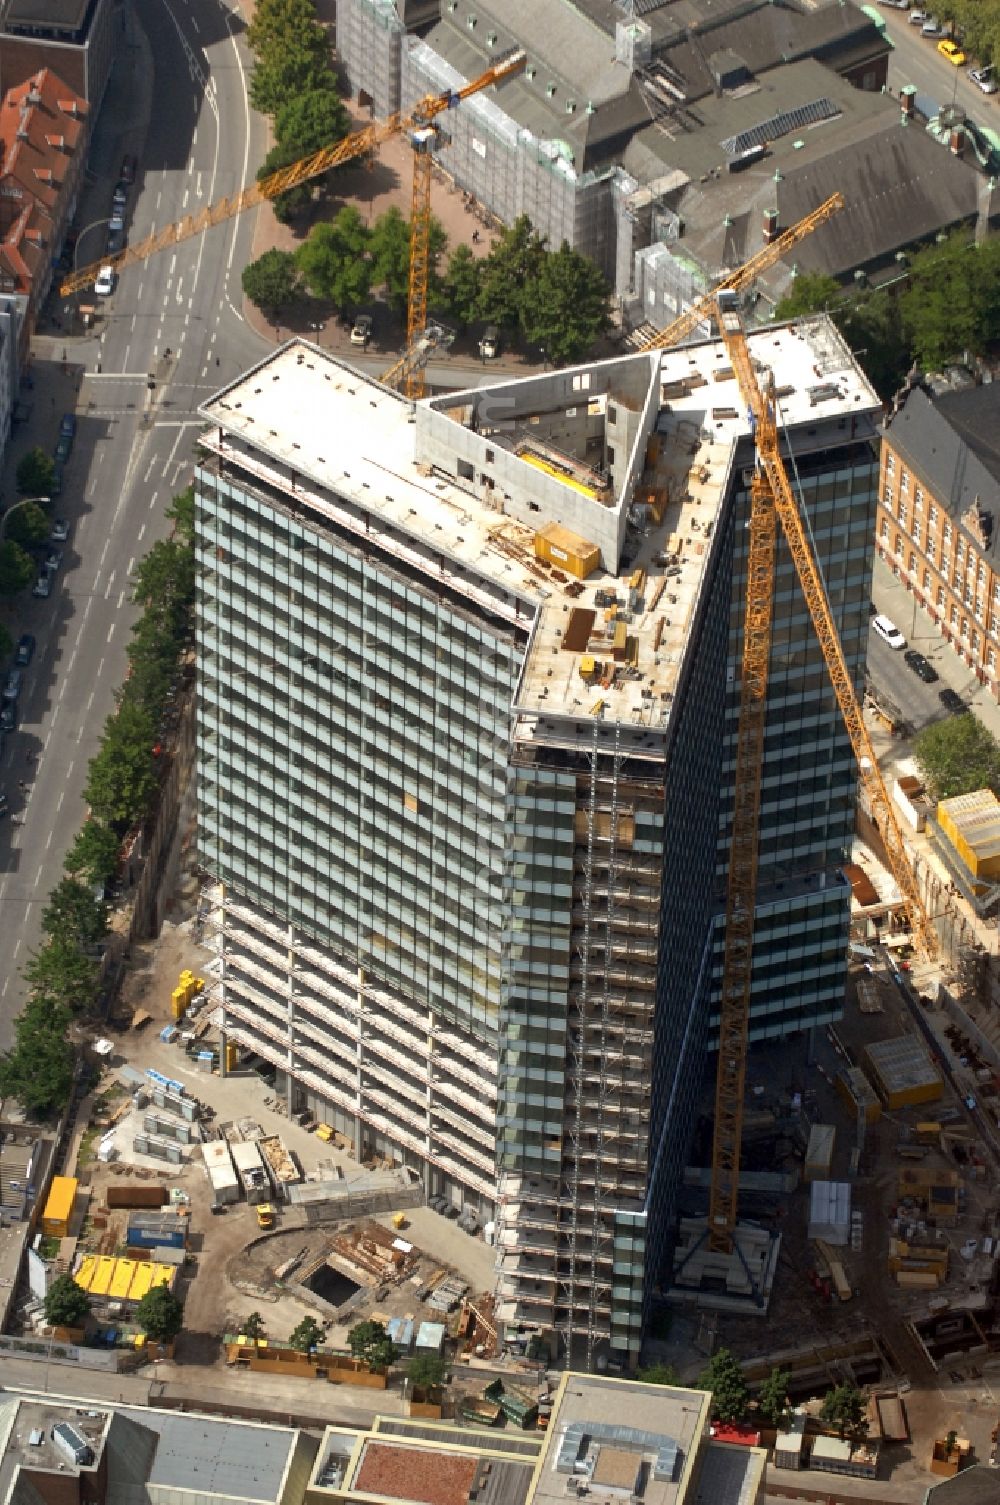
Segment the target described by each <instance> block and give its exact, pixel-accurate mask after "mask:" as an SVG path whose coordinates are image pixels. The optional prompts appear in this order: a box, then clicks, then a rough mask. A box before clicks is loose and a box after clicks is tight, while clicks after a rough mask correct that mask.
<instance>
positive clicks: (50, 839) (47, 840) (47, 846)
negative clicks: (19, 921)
mask: <svg viewBox="0 0 1000 1505" xmlns="http://www.w3.org/2000/svg"><path fill="white" fill-rule="evenodd" d="M51 845H52V832H51V830H50V831H49V834H48V837H47V838H46V841H45V850H46V851H48V850H49V847H50V846H51ZM14 955H15V956H16V955H17V951H16V950H15V952H14Z"/></svg>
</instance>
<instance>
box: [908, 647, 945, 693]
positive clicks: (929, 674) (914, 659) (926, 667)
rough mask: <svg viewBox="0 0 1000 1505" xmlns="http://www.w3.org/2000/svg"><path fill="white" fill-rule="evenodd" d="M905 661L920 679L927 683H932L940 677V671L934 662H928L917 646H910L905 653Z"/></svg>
mask: <svg viewBox="0 0 1000 1505" xmlns="http://www.w3.org/2000/svg"><path fill="white" fill-rule="evenodd" d="M903 662H904V663H905V664H906V666H907V668H909V669H912V670H913V672H914V674H915V675H916V676H917V678H918V679H922V680H923V682H924V684H925V685H932V684H934V683H935V681H936V680H937V678H938V672H937V670H936V669H935V668H934V666H933V664H930V663H928V662H927V660H926V659H925V658H924V655H923V654H922V653H918V652H917V651H916V649H915V648H908V649H907V651H906V652H905V653H904V654H903Z"/></svg>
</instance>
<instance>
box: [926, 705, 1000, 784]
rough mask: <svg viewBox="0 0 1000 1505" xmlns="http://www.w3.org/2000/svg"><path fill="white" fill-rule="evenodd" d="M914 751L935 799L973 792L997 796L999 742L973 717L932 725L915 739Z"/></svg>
mask: <svg viewBox="0 0 1000 1505" xmlns="http://www.w3.org/2000/svg"><path fill="white" fill-rule="evenodd" d="M914 752H915V753H916V757H917V762H918V763H919V764H920V767H921V769H922V771H923V775H924V779H925V780H926V782H927V785H928V787H929V788H930V792H931V794H932V795H933V797H934V799H936V800H943V799H950V798H951V796H952V795H955V794H971V793H972V791H973V790H974V789H992V790H993V792H994V793H995V794H996V793H1000V743H998V742H997V741H996V739H995V738H994V737H992V736H991V735H990V733H989V732H988V731H987V730H986V728H985V726H983V723H982V722H981V721H980V720H978V718H977V717H975V716H971V715H966V716H949V717H946V718H945V719H944V720H942V721H935V722H933V723H932V724H931V725H930V726H928V727H925V728H924V730H923V731H922V732H921V733H920V735H919V736H918V737H917V740H916V743H915V745H914Z"/></svg>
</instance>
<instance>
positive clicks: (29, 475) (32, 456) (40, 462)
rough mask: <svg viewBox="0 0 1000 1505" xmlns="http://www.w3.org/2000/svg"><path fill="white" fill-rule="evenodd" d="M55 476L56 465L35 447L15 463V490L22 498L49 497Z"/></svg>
mask: <svg viewBox="0 0 1000 1505" xmlns="http://www.w3.org/2000/svg"><path fill="white" fill-rule="evenodd" d="M55 474H56V465H55V461H54V460H53V458H52V456H51V455H47V454H46V453H45V451H44V449H42V448H41V447H40V446H38V445H36V446H35V448H34V449H29V450H28V452H27V454H24V455H22V456H21V458H20V460H18V462H17V472H16V480H17V489H18V491H20V492H21V493H22V495H24V496H49V495H51V492H52V482H53V480H54V479H55Z"/></svg>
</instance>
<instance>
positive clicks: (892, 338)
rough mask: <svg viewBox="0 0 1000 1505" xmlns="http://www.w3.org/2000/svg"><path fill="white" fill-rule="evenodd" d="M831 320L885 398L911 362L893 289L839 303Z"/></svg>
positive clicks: (899, 380) (868, 293)
mask: <svg viewBox="0 0 1000 1505" xmlns="http://www.w3.org/2000/svg"><path fill="white" fill-rule="evenodd" d="M834 322H835V323H836V325H837V327H838V329H839V330H840V332H841V334H842V335H843V336H844V339H845V340H846V341H847V343H848V345H849V346H850V347H851V349H852V350H853V351H854V352H855V354H856V356H857V360H858V363H859V365H860V366H861V369H862V370H863V371H864V373H865V375H866V376H867V377H868V379H869V381H870V382H871V384H872V386H873V387H874V388H875V390H876V392H877V393H878V395H879V396H880V397H882V398H884V399H885V400H886V401H888V400H889V398H891V397H892V395H893V393H895V392H898V391H899V388H900V387H901V386H902V384H903V380H904V378H905V376H906V373H907V371H908V370H909V369H910V367H911V365H912V364H913V352H912V351H911V349H910V347H909V344H908V343H907V340H906V336H905V334H904V332H903V325H902V320H901V319H900V316H899V304H898V301H897V298H896V295H895V293H894V291H893V290H892V289H891V288H879V289H875V290H874V291H866V292H864V293H862V294H859V295H858V296H857V297H855V298H852V299H850V300H849V301H847V302H843V303H841V304H840V305H839V306H838V307H837V308H836V310H835V311H834Z"/></svg>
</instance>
